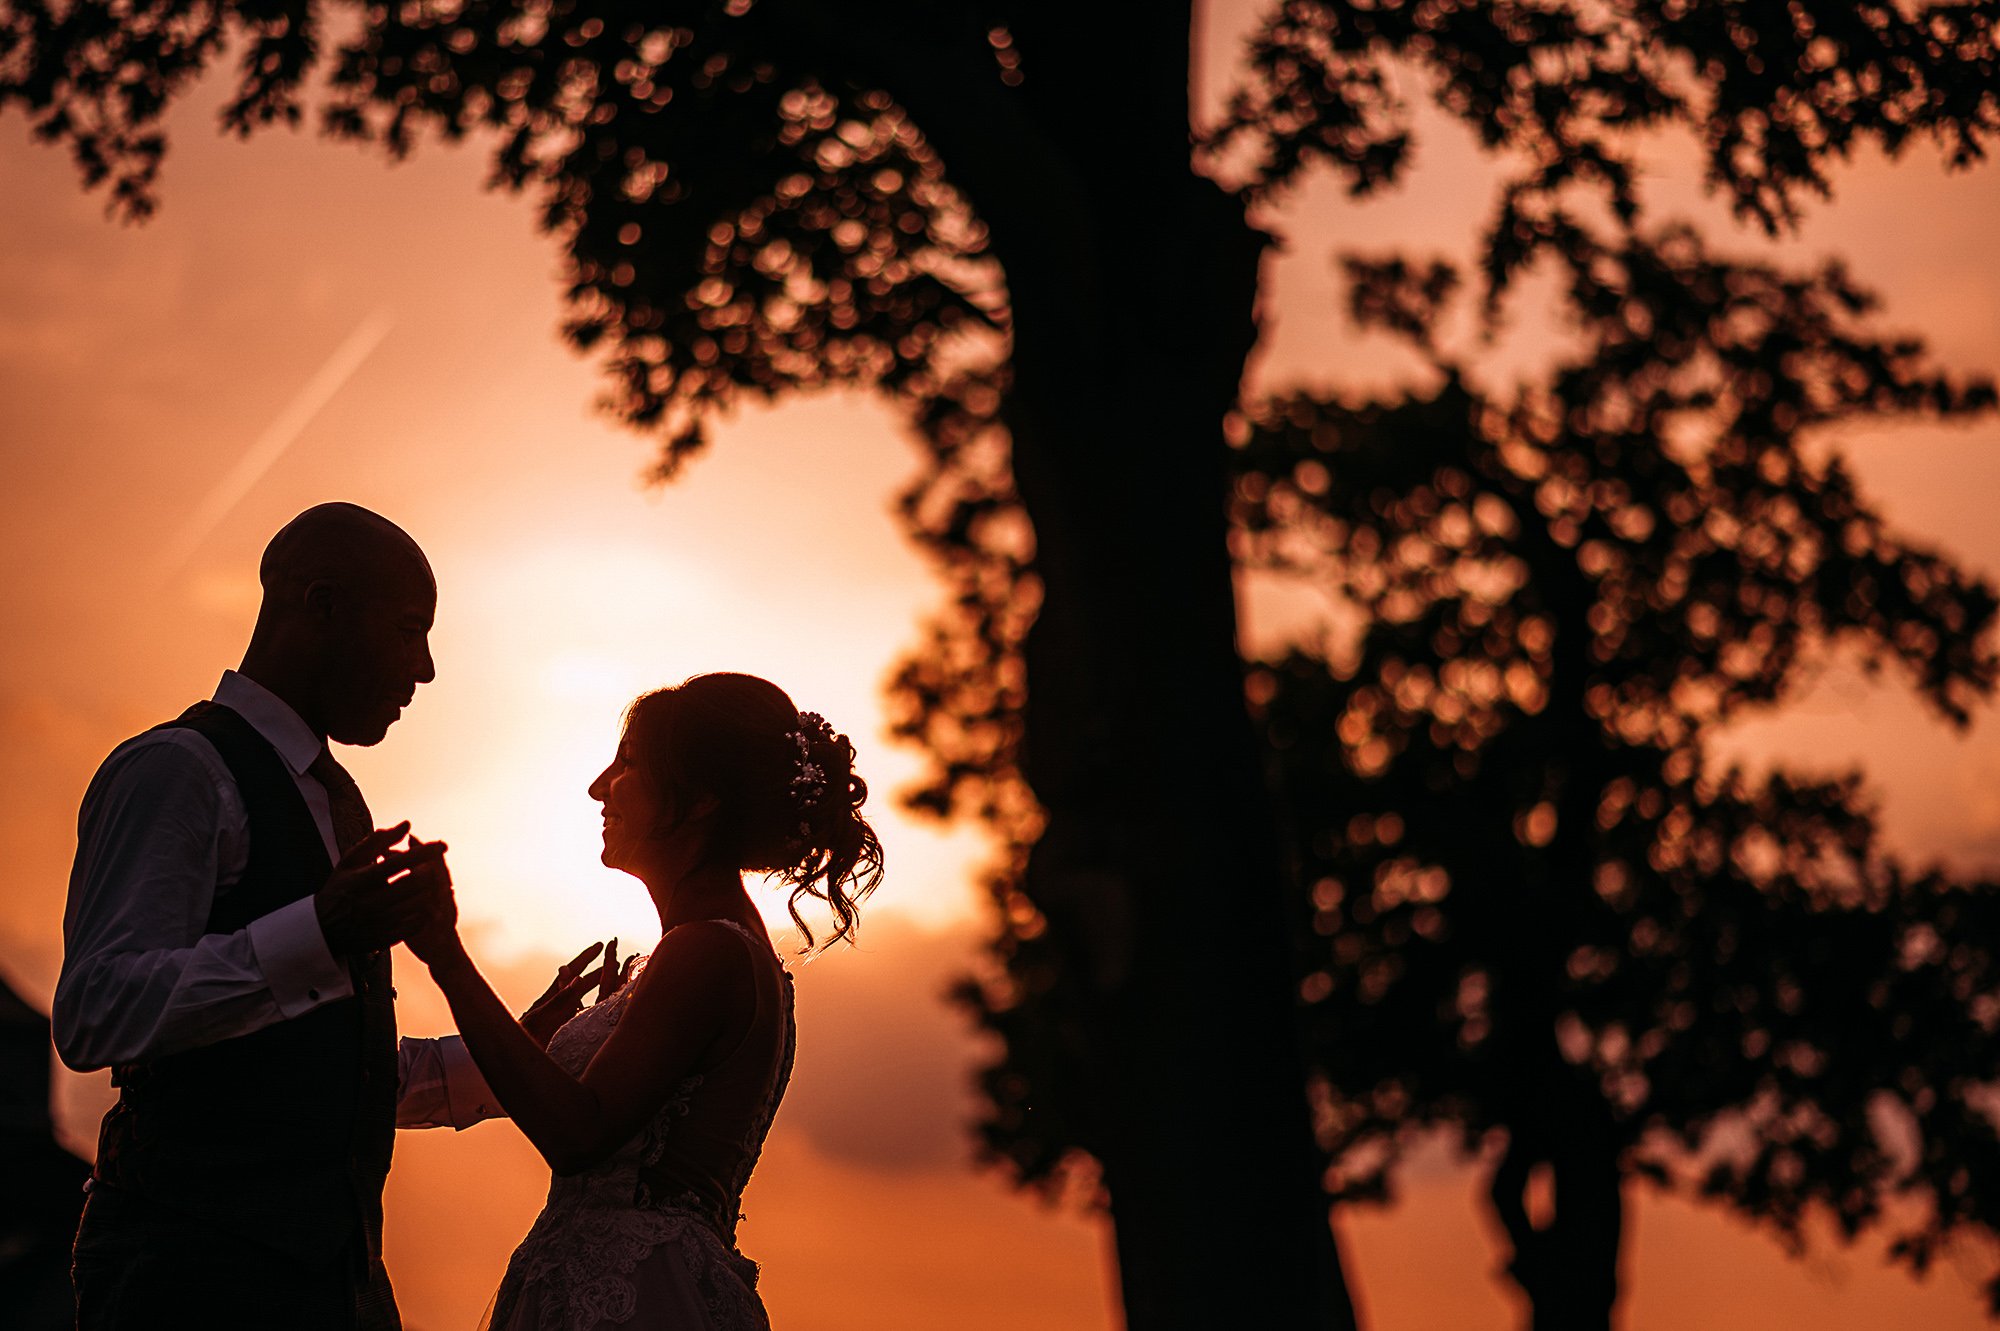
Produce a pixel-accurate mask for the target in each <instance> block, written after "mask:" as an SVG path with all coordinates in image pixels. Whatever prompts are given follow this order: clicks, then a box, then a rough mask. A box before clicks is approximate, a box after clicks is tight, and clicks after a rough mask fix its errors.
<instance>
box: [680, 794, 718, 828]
mask: <svg viewBox="0 0 2000 1331" xmlns="http://www.w3.org/2000/svg"><path fill="white" fill-rule="evenodd" d="M721 807H722V801H721V800H719V799H717V798H716V797H715V796H713V795H703V796H702V797H701V798H700V799H698V800H696V801H695V802H694V808H692V809H690V810H689V811H688V820H689V821H690V822H697V821H700V820H701V819H704V818H713V817H714V816H715V811H716V810H717V809H720V808H721Z"/></svg>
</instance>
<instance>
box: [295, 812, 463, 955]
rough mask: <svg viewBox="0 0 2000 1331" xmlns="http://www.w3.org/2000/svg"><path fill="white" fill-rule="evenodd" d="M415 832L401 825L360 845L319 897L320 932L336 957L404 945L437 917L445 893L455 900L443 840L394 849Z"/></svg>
mask: <svg viewBox="0 0 2000 1331" xmlns="http://www.w3.org/2000/svg"><path fill="white" fill-rule="evenodd" d="M409 830H410V825H409V824H408V823H407V822H403V823H398V824H396V826H394V827H385V828H383V829H381V830H380V831H376V832H370V833H369V834H368V835H367V836H365V837H363V838H361V840H359V841H357V842H355V843H354V845H353V846H352V847H351V848H349V850H348V852H347V853H346V854H345V855H342V856H341V857H340V863H339V864H336V865H335V866H334V868H333V873H332V874H330V875H329V876H328V877H327V880H326V884H325V885H324V886H323V887H321V888H320V890H319V891H318V893H316V894H315V895H314V897H313V906H314V909H315V910H316V912H317V913H318V915H319V928H320V933H321V934H323V935H324V936H325V938H326V946H327V950H328V951H329V952H331V953H333V955H334V956H336V957H347V956H354V955H355V954H357V953H363V952H375V951H379V950H381V949H382V948H385V947H389V946H391V945H393V944H395V943H400V942H402V941H403V940H404V939H406V938H408V937H409V936H410V935H411V934H412V933H413V932H415V931H416V930H418V929H421V928H422V927H423V926H424V925H425V924H426V923H428V922H429V921H430V920H432V919H433V918H434V917H435V915H436V914H437V911H438V898H439V897H440V896H441V895H442V896H445V897H449V896H450V894H451V880H450V878H449V877H448V876H447V875H445V874H444V872H443V863H444V851H445V845H444V843H443V842H442V841H416V840H414V839H413V840H412V841H411V842H410V845H409V847H408V848H407V849H405V850H392V849H391V847H392V846H394V845H395V844H396V843H397V842H398V841H401V840H402V839H403V837H404V836H405V835H406V834H407V833H408V832H409ZM433 865H435V866H437V868H436V869H435V870H430V866H433ZM418 870H430V871H426V872H417V871H418Z"/></svg>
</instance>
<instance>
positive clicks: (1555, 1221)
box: [1490, 1069, 1624, 1331]
mask: <svg viewBox="0 0 2000 1331" xmlns="http://www.w3.org/2000/svg"><path fill="white" fill-rule="evenodd" d="M1567 1071H1569V1072H1570V1073H1571V1074H1572V1075H1573V1073H1574V1070H1573V1069H1568V1070H1567ZM1561 1076H1562V1073H1560V1072H1554V1073H1552V1076H1551V1078H1549V1079H1544V1080H1543V1085H1544V1086H1549V1087H1551V1088H1552V1093H1551V1094H1549V1095H1548V1097H1547V1098H1546V1099H1545V1100H1543V1101H1541V1102H1540V1103H1538V1104H1536V1105H1533V1106H1524V1107H1523V1109H1524V1112H1523V1113H1522V1115H1521V1117H1520V1118H1518V1119H1517V1120H1516V1121H1515V1122H1514V1123H1512V1124H1510V1125H1509V1128H1508V1140H1507V1151H1506V1154H1505V1155H1504V1156H1502V1158H1501V1160H1500V1163H1499V1165H1498V1166H1496V1167H1495V1169H1494V1171H1493V1179H1492V1187H1491V1190H1490V1195H1491V1198H1492V1201H1493V1208H1494V1212H1495V1213H1496V1214H1497V1215H1498V1216H1499V1218H1500V1223H1501V1226H1502V1227H1503V1228H1504V1229H1505V1230H1506V1231H1507V1237H1508V1240H1509V1242H1510V1243H1511V1245H1512V1247H1513V1250H1514V1251H1513V1255H1512V1258H1511V1260H1510V1261H1509V1262H1508V1266H1507V1274H1508V1275H1510V1276H1511V1277H1513V1279H1514V1282H1515V1283H1516V1284H1517V1285H1519V1286H1520V1287H1521V1292H1522V1293H1524V1294H1526V1295H1527V1296H1528V1301H1529V1305H1530V1307H1531V1309H1532V1312H1531V1317H1530V1321H1529V1325H1530V1326H1531V1327H1532V1328H1533V1331H1610V1328H1611V1312H1612V1308H1613V1307H1614V1306H1615V1305H1616V1303H1617V1301H1618V1244H1619V1238H1620V1235H1621V1233H1622V1231H1623V1228H1624V1224H1623V1221H1624V1204H1623V1200H1622V1198H1621V1197H1620V1194H1619V1182H1620V1178H1619V1168H1618V1147H1617V1143H1616V1141H1615V1130H1614V1126H1613V1124H1612V1121H1611V1115H1610V1110H1609V1106H1607V1105H1606V1104H1605V1103H1604V1101H1603V1098H1602V1097H1601V1096H1599V1095H1598V1094H1597V1092H1596V1090H1595V1088H1594V1087H1588V1086H1583V1085H1577V1086H1575V1087H1574V1089H1573V1090H1571V1091H1569V1092H1567V1093H1565V1092H1564V1091H1562V1090H1560V1089H1553V1088H1554V1087H1555V1086H1559V1085H1560V1083H1559V1082H1557V1081H1555V1080H1554V1079H1555V1078H1559V1077H1561ZM1537 1169H1543V1170H1546V1171H1547V1184H1548V1193H1549V1197H1548V1200H1549V1202H1550V1203H1551V1206H1550V1214H1549V1215H1548V1216H1547V1217H1546V1219H1545V1221H1544V1222H1542V1223H1539V1224H1538V1223H1536V1217H1534V1216H1532V1215H1531V1214H1530V1211H1529V1206H1528V1202H1527V1195H1528V1192H1529V1189H1530V1180H1531V1178H1532V1177H1533V1175H1534V1173H1535V1171H1536V1170H1537Z"/></svg>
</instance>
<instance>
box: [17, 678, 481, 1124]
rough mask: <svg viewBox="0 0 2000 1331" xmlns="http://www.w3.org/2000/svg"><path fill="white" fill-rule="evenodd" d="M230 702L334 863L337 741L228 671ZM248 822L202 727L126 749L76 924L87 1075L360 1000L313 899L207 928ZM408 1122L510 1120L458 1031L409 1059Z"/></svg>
mask: <svg viewBox="0 0 2000 1331" xmlns="http://www.w3.org/2000/svg"><path fill="white" fill-rule="evenodd" d="M215 701H216V702H218V703H220V704H222V705H223V706H225V707H228V708H229V709H230V710H232V711H234V712H235V713H237V715H239V716H241V717H242V718H243V719H244V720H245V721H247V722H249V723H250V725H251V727H252V728H253V729H255V730H256V731H257V733H258V734H260V735H262V736H263V737H264V738H265V739H266V740H267V741H269V742H270V745H271V747H272V748H274V749H276V750H277V752H278V756H279V757H280V758H281V759H283V760H284V764H285V767H286V768H287V769H288V770H289V771H290V772H291V774H292V780H293V781H295V782H296V783H297V784H298V788H299V794H300V795H301V796H303V797H304V799H305V803H306V808H307V809H309V810H311V812H312V816H313V821H314V823H316V824H317V825H318V827H319V834H320V838H321V839H322V840H323V841H324V842H325V843H326V848H327V854H328V856H329V857H331V858H332V859H333V860H335V861H338V860H339V859H340V853H339V848H338V845H337V843H336V842H335V840H334V835H333V816H332V814H331V812H330V811H329V809H328V805H327V796H326V789H325V787H323V786H321V785H320V783H319V780H318V778H316V777H314V776H312V775H311V774H310V773H309V772H308V771H307V769H308V768H309V767H311V766H312V763H313V760H314V759H315V758H317V757H318V756H319V754H320V751H321V749H322V748H323V747H324V746H323V745H322V743H321V741H320V739H319V737H318V736H317V735H315V734H313V732H312V729H311V727H309V726H307V725H306V723H305V722H304V721H303V720H301V719H300V717H299V715H298V713H297V712H294V711H293V710H292V709H291V708H290V707H289V706H287V705H286V704H285V703H284V702H283V701H282V700H281V699H279V698H278V696H277V695H276V694H274V693H272V692H271V691H270V690H268V689H266V688H265V687H263V686H262V685H261V684H259V683H257V682H256V681H255V680H253V679H250V678H249V677H248V676H245V675H240V674H237V673H236V672H235V671H233V670H231V671H226V672H224V674H223V676H222V682H221V683H220V684H219V685H217V686H216V690H215ZM249 844H250V841H249V825H248V820H247V818H246V816H245V814H244V811H243V800H242V797H241V796H240V795H239V794H238V793H237V790H236V781H235V779H234V778H233V777H232V776H230V774H229V768H228V767H227V766H226V765H225V764H224V763H223V761H222V755H221V754H219V753H217V752H216V751H215V746H214V745H212V744H210V743H209V742H208V741H207V740H206V739H203V738H202V737H201V736H200V735H198V734H196V733H195V732H194V731H192V730H188V729H186V728H184V727H169V728H167V729H164V730H149V731H147V732H146V733H145V734H143V735H139V736H137V737H135V738H133V739H129V740H127V741H126V742H125V743H123V744H121V745H119V746H118V747H117V748H116V749H114V750H112V753H111V756H110V757H108V758H106V759H105V760H104V764H103V765H102V766H101V767H99V768H98V769H97V775H96V776H95V777H94V778H92V780H91V783H90V789H89V790H88V791H87V792H86V793H85V795H84V797H83V806H82V809H81V811H80V812H79V813H78V815H77V849H76V864H75V867H74V868H73V869H72V870H71V872H70V883H69V905H68V908H67V910H66V911H65V912H64V915H63V965H62V976H61V978H60V979H59V980H58V981H57V982H56V996H55V1004H54V1010H53V1013H52V1024H53V1026H54V1034H55V1041H56V1051H57V1052H58V1053H59V1054H61V1055H62V1060H63V1062H64V1063H67V1064H68V1065H69V1066H70V1067H72V1068H75V1069H77V1070H79V1071H85V1070H89V1069H92V1068H101V1067H107V1066H110V1065H112V1064H117V1063H135V1062H140V1061H142V1060H144V1059H148V1058H154V1057H157V1056H159V1055H162V1054H171V1053H176V1052H178V1051H181V1050H185V1049H195V1048H199V1047H201V1046H203V1045H209V1044H214V1043H216V1042H218V1041H221V1040H227V1039H231V1038H233V1037H235V1036H239V1035H248V1034H249V1033H250V1032H252V1031H256V1030H261V1029H263V1028H264V1027H266V1026H270V1025H274V1024H276V1023H277V1022H280V1021H284V1020H287V1019H289V1018H292V1017H296V1016H299V1015H301V1014H303V1013H306V1012H310V1011H312V1010H313V1009H314V1008H316V1007H319V1006H320V1005H321V1004H323V1003H331V1002H334V1001H335V1000H337V999H342V998H346V997H348V996H349V995H351V994H352V993H353V992H354V985H353V980H352V979H351V977H350V976H349V974H348V970H347V967H346V966H345V965H343V964H342V963H341V962H339V961H337V960H336V959H335V958H334V956H333V954H332V953H331V952H329V951H328V950H327V946H326V937H325V935H324V934H322V933H321V932H320V927H319V915H318V912H317V910H316V908H315V906H314V904H313V899H312V898H311V897H310V896H307V897H303V898H301V899H300V900H298V901H295V902H293V903H291V904H290V905H288V906H281V907H280V908H278V909H277V910H274V911H272V912H271V913H270V914H268V915H265V916H262V917H261V918H259V919H256V920H252V921H251V922H250V924H249V926H248V927H247V928H244V929H240V930H238V931H236V932H235V933H231V934H205V933H204V932H203V929H204V928H205V926H206V925H207V922H208V918H209V914H210V911H211V910H212V909H213V907H214V905H215V900H216V898H217V896H218V895H221V894H227V893H228V891H229V890H230V888H231V887H233V886H234V885H235V884H236V883H237V882H238V881H239V880H240V879H241V878H242V876H243V870H244V867H245V866H246V864H247V863H248V860H249ZM397 1064H398V1078H399V1093H398V1103H397V1107H396V1124H397V1126H398V1127H406V1128H415V1127H443V1126H446V1125H449V1126H451V1127H455V1128H464V1127H469V1126H470V1125H471V1124H473V1123H476V1122H478V1121H480V1120H481V1119H485V1118H493V1117H496V1116H498V1115H499V1114H501V1113H502V1112H503V1111H502V1110H501V1109H500V1107H499V1105H498V1103H497V1102H496V1101H495V1100H494V1098H493V1093H492V1091H491V1090H489V1089H488V1088H487V1085H486V1081H485V1078H483V1077H481V1076H480V1075H479V1069H478V1068H477V1067H476V1066H475V1065H474V1064H473V1062H472V1058H471V1056H470V1055H469V1054H468V1053H467V1052H466V1050H465V1045H464V1043H463V1042H462V1041H461V1040H460V1039H459V1038H458V1037H457V1036H455V1035H451V1036H446V1037H444V1038H442V1039H437V1040H426V1039H414V1038H409V1037H405V1038H404V1039H403V1040H402V1041H401V1042H400V1043H399V1046H398V1049H397Z"/></svg>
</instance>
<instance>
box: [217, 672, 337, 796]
mask: <svg viewBox="0 0 2000 1331" xmlns="http://www.w3.org/2000/svg"><path fill="white" fill-rule="evenodd" d="M215 701H216V702H218V703H220V704H222V705H223V706H224V707H227V708H228V709H229V710H230V711H232V712H235V713H236V714H237V715H238V716H240V717H242V718H243V719H244V720H245V721H248V722H249V723H250V727H251V729H253V730H255V731H256V732H257V733H258V734H260V735H262V736H263V737H264V739H265V741H266V742H267V743H269V744H270V746H271V747H272V748H274V749H276V750H277V751H278V756H279V757H280V758H283V759H284V760H285V766H287V767H289V768H291V769H292V775H294V776H297V775H298V774H299V773H300V772H303V771H305V770H306V769H307V768H308V767H311V766H312V765H313V761H314V760H315V759H317V758H318V757H319V755H320V754H321V752H323V751H324V750H325V749H326V744H325V742H324V741H323V740H321V739H320V737H319V736H318V735H315V734H314V733H313V729H312V727H311V726H309V725H307V724H306V723H305V720H304V719H303V718H302V717H300V715H299V714H298V713H297V712H295V711H293V710H292V709H291V706H290V704H288V703H286V702H285V700H284V699H283V698H280V697H279V696H278V695H277V694H275V693H273V692H271V691H270V690H269V689H267V688H265V687H264V686H263V685H262V684H259V683H258V682H257V681H256V680H254V679H252V678H250V677H249V676H248V675H242V674H238V673H237V672H236V671H234V670H225V671H223V672H222V682H221V683H220V684H217V685H216V686H215Z"/></svg>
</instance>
